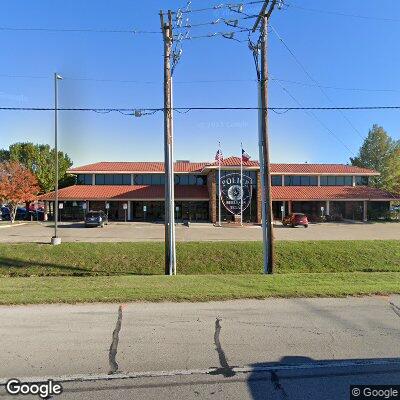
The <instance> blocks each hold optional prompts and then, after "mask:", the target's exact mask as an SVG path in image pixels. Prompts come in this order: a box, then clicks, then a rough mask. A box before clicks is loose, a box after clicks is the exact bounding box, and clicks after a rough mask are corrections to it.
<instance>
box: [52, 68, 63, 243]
mask: <svg viewBox="0 0 400 400" xmlns="http://www.w3.org/2000/svg"><path fill="white" fill-rule="evenodd" d="M59 80H62V77H61V76H60V75H58V74H57V73H55V74H54V148H55V182H54V188H55V189H54V195H55V201H54V236H53V237H52V238H51V244H52V245H58V244H61V238H60V237H58V235H57V228H58V134H57V130H58V115H57V114H58V81H59Z"/></svg>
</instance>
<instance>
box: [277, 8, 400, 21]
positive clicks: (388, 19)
mask: <svg viewBox="0 0 400 400" xmlns="http://www.w3.org/2000/svg"><path fill="white" fill-rule="evenodd" d="M285 6H287V7H288V8H287V9H290V8H296V9H299V10H303V11H311V12H316V13H321V14H330V15H338V16H340V17H350V18H359V19H366V20H375V21H383V22H400V19H396V18H383V17H372V16H367V15H359V14H346V13H343V12H339V11H329V10H320V9H316V8H307V7H301V6H297V5H293V4H287V3H285Z"/></svg>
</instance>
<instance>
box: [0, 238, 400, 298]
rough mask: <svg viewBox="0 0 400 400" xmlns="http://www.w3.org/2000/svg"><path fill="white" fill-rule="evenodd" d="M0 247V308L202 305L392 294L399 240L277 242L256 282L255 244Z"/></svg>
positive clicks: (396, 288)
mask: <svg viewBox="0 0 400 400" xmlns="http://www.w3.org/2000/svg"><path fill="white" fill-rule="evenodd" d="M177 253H178V254H177V256H178V265H177V269H178V273H179V276H176V277H165V276H162V274H163V269H164V266H163V263H164V255H163V243H64V244H62V245H61V246H56V247H52V246H49V245H40V244H0V304H28V303H54V302H93V301H118V302H124V301H166V300H171V301H184V300H188V301H203V300H204V301H206V300H221V299H234V298H265V297H299V296H309V297H311V296H312V297H314V296H345V295H362V294H388V293H400V241H332V242H327V241H316V242H277V243H276V271H275V272H276V274H274V275H273V276H264V275H262V274H261V271H262V247H261V243H260V242H224V243H209V242H207V243H206V242H203V243H178V245H177Z"/></svg>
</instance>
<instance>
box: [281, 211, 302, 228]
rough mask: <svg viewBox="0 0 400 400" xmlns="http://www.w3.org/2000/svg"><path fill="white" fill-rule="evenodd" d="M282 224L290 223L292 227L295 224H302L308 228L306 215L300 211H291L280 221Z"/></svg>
mask: <svg viewBox="0 0 400 400" xmlns="http://www.w3.org/2000/svg"><path fill="white" fill-rule="evenodd" d="M282 224H283V226H287V225H290V226H291V227H292V228H294V227H295V226H297V225H302V226H304V228H308V218H307V215H305V214H302V213H292V214H289V215H288V216H286V217H285V218H284V219H283V221H282Z"/></svg>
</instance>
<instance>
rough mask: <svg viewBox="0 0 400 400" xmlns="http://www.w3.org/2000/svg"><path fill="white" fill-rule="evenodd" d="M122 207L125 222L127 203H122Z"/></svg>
mask: <svg viewBox="0 0 400 400" xmlns="http://www.w3.org/2000/svg"><path fill="white" fill-rule="evenodd" d="M122 207H123V209H124V212H125V222H126V210H127V209H128V204H126V203H124V204H123V205H122Z"/></svg>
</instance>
